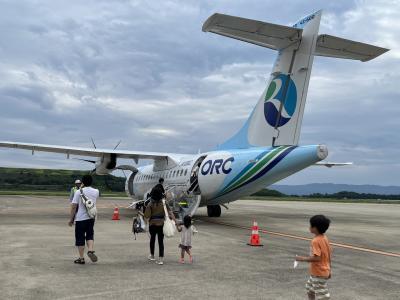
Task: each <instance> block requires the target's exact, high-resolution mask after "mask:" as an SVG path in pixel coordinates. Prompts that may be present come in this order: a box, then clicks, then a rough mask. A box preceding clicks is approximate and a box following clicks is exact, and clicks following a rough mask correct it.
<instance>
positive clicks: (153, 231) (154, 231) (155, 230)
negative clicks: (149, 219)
mask: <svg viewBox="0 0 400 300" xmlns="http://www.w3.org/2000/svg"><path fill="white" fill-rule="evenodd" d="M149 232H150V254H151V255H154V248H155V244H156V235H157V237H158V248H159V256H160V257H164V232H163V226H162V225H161V226H158V225H150V227H149Z"/></svg>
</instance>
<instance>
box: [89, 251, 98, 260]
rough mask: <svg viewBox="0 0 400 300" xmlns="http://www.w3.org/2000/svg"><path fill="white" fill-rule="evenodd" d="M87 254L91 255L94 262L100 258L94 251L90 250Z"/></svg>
mask: <svg viewBox="0 0 400 300" xmlns="http://www.w3.org/2000/svg"><path fill="white" fill-rule="evenodd" d="M87 256H89V258H90V260H91V261H92V262H96V261H97V260H98V258H97V256H96V254H94V251H88V253H87Z"/></svg>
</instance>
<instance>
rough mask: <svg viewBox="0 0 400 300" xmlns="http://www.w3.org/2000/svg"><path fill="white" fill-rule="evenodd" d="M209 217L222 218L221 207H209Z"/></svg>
mask: <svg viewBox="0 0 400 300" xmlns="http://www.w3.org/2000/svg"><path fill="white" fill-rule="evenodd" d="M207 215H208V216H209V217H214V218H218V217H220V216H221V206H219V205H207Z"/></svg>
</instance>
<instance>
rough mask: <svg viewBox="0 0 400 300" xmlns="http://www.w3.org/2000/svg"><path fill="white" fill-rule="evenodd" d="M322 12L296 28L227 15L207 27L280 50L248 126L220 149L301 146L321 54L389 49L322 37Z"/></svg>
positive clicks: (354, 55) (365, 56) (362, 54)
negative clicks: (310, 86)
mask: <svg viewBox="0 0 400 300" xmlns="http://www.w3.org/2000/svg"><path fill="white" fill-rule="evenodd" d="M321 14H322V11H321V10H320V11H317V12H315V13H313V14H310V15H308V16H306V17H304V18H302V19H301V20H300V21H298V22H297V23H296V24H294V25H293V26H292V27H288V26H282V25H277V24H271V23H265V22H260V21H256V20H250V19H244V18H239V17H233V16H228V15H222V14H214V15H212V16H211V17H210V18H208V19H207V21H206V22H205V23H204V25H203V31H205V32H213V33H216V34H219V35H223V36H227V37H230V38H234V39H237V40H241V41H244V42H248V43H252V44H255V45H258V46H262V47H265V48H270V49H273V50H277V51H278V57H277V59H276V61H275V63H274V66H273V70H272V73H271V76H270V80H269V83H268V86H267V87H266V89H265V90H264V93H263V94H262V96H261V98H260V100H259V101H258V103H257V105H256V106H255V108H254V110H253V112H252V113H251V115H250V117H249V118H248V120H247V121H246V123H245V124H244V126H243V127H242V128H241V129H240V130H239V132H238V133H236V134H235V135H234V136H233V137H232V138H230V139H229V140H227V141H226V142H225V143H223V144H222V145H220V146H219V147H218V148H219V149H227V148H249V147H257V146H280V145H297V144H298V142H299V137H300V129H301V123H302V119H303V114H304V107H305V102H306V97H307V90H308V84H309V80H310V75H311V69H312V64H313V59H314V56H315V55H320V56H329V57H336V58H347V59H357V60H361V61H367V60H370V59H373V58H375V57H377V56H379V55H380V54H382V53H384V52H386V51H387V49H385V48H380V47H376V46H373V45H368V44H363V43H359V42H355V41H350V40H345V39H342V38H338V37H334V36H330V35H318V30H319V25H320V21H321Z"/></svg>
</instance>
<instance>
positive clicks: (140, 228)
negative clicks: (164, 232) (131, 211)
mask: <svg viewBox="0 0 400 300" xmlns="http://www.w3.org/2000/svg"><path fill="white" fill-rule="evenodd" d="M145 230H146V224H145V223H144V220H143V217H142V216H141V215H138V216H136V218H133V224H132V233H133V235H134V236H135V240H136V235H137V234H138V233H140V232H144V231H145Z"/></svg>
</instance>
